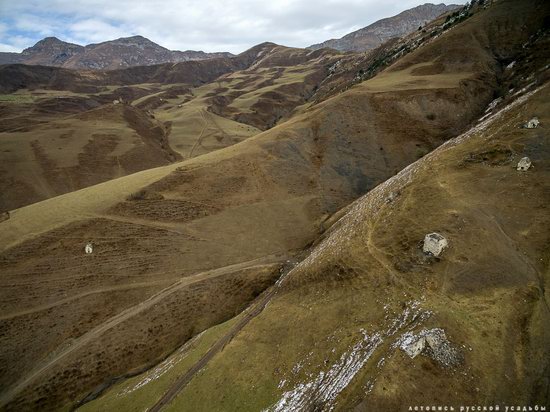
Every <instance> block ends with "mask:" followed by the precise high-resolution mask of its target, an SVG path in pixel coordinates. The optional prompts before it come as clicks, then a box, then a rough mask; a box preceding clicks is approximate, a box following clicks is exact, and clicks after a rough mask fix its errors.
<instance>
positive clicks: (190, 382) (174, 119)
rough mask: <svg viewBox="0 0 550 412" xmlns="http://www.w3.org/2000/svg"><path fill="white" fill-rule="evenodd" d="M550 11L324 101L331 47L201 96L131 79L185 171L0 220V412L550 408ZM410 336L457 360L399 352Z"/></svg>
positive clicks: (429, 47)
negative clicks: (444, 243) (533, 122)
mask: <svg viewBox="0 0 550 412" xmlns="http://www.w3.org/2000/svg"><path fill="white" fill-rule="evenodd" d="M548 8H549V6H548V4H547V2H543V1H537V0H529V1H523V0H522V1H519V0H501V1H498V2H495V3H494V4H493V5H491V6H490V7H487V8H484V7H480V8H478V9H477V10H476V11H475V13H474V14H473V15H472V16H470V17H469V18H467V19H464V20H463V21H460V22H457V23H456V24H454V25H453V26H452V27H446V28H445V29H444V30H441V32H439V33H437V35H434V36H431V37H429V38H428V39H425V40H424V41H423V42H421V44H418V45H417V47H415V48H414V50H413V48H412V47H411V51H410V53H408V54H405V53H403V54H402V55H401V56H398V57H396V58H395V60H392V61H393V64H391V65H390V66H389V67H387V68H386V69H385V70H383V71H381V72H380V73H378V74H377V75H376V76H374V77H372V78H370V79H368V80H366V81H362V82H361V81H360V80H361V78H358V80H356V81H354V82H353V83H356V84H355V85H354V86H353V87H350V88H347V87H343V88H342V89H341V90H342V92H341V93H340V92H339V93H336V94H332V92H329V89H330V87H332V86H331V80H330V79H329V80H326V77H324V78H321V77H322V76H321V74H320V73H323V71H325V70H326V71H327V75H328V76H330V72H331V70H330V68H334V65H335V64H336V62H337V61H339V60H340V59H341V58H342V56H340V55H338V54H333V52H326V51H320V52H307V51H299V50H298V51H297V50H293V49H285V48H281V47H276V46H274V45H264V46H262V49H261V50H260V51H259V52H258V51H255V52H254V53H251V54H249V55H248V57H247V59H249V60H248V61H250V63H249V65H248V66H247V67H246V68H240V69H239V70H237V71H232V72H231V73H230V74H229V72H227V73H225V74H224V75H223V76H222V77H220V78H217V80H216V81H214V82H213V83H207V84H204V85H202V86H198V85H196V84H191V83H188V84H182V82H180V81H179V77H177V76H176V77H175V78H174V79H177V80H178V81H174V82H173V83H172V84H171V85H163V86H162V87H161V86H149V85H148V84H145V82H141V83H139V84H140V86H136V87H138V88H139V89H147V87H159V88H158V89H156V90H155V91H154V93H144V94H141V92H140V95H139V97H138V95H137V93H136V96H135V98H134V99H132V104H131V105H128V107H126V106H124V107H125V109H124V110H128V111H130V112H134V111H138V112H140V113H141V112H146V111H147V110H154V116H155V118H154V119H152V118H149V119H150V120H149V121H153V120H154V121H159V122H162V125H163V127H164V128H165V129H164V130H166V133H167V139H168V143H169V145H170V146H169V147H170V148H171V149H173V150H174V152H176V155H177V156H181V157H182V158H183V159H182V160H181V161H179V162H173V163H170V164H166V165H163V166H160V167H157V168H151V169H147V170H142V171H140V172H137V173H133V174H129V175H127V176H122V177H119V178H116V179H112V180H109V181H106V182H103V183H100V184H96V185H93V186H90V187H87V188H83V189H80V190H77V191H73V192H70V193H66V194H63V195H60V196H56V197H52V198H49V199H46V200H43V201H40V202H37V203H34V204H30V205H28V206H25V207H21V208H18V209H16V210H13V211H12V212H11V213H10V217H9V219H7V220H4V221H2V222H1V223H0V226H1V230H0V271H1V273H2V276H0V285H1V288H0V290H1V291H2V292H0V305H1V309H0V313H1V314H2V315H1V318H0V325H1V326H0V328H1V329H0V330H2V334H1V336H0V348H1V349H0V386H1V387H2V388H3V389H2V391H1V393H0V408H3V409H5V410H55V409H64V410H67V409H71V408H73V407H75V406H76V405H80V406H82V408H83V409H88V410H113V409H120V410H144V409H145V408H150V409H149V410H159V409H160V408H161V407H162V408H166V409H167V410H170V409H172V410H193V411H195V410H205V411H206V410H208V411H211V410H235V411H236V410H239V411H243V410H251V411H256V410H262V409H271V410H300V409H301V410H330V409H331V408H333V407H334V408H339V409H340V410H350V409H353V408H356V409H357V410H392V409H395V408H398V407H403V406H404V405H407V404H408V403H410V402H413V399H414V402H419V403H420V402H421V403H422V404H426V403H428V404H429V403H431V402H436V403H437V402H441V403H445V402H451V400H452V399H453V396H455V395H456V396H457V398H459V399H467V400H468V401H470V400H471V401H472V402H482V401H487V402H489V401H493V400H495V401H499V402H500V401H503V402H504V401H508V400H520V401H521V402H524V401H525V402H531V401H532V402H535V401H536V402H547V400H548V397H547V389H546V392H545V386H544V385H547V382H546V381H545V380H544V379H545V376H547V371H548V369H547V360H548V354H547V352H545V350H546V349H544V348H546V347H547V346H548V345H547V335H546V332H545V331H546V329H547V326H548V308H547V306H546V304H545V300H544V298H543V297H544V296H545V295H544V293H546V292H545V288H544V286H545V282H546V278H547V276H548V257H549V254H548V253H549V252H548V244H549V242H548V233H549V231H548V230H547V229H548V213H547V210H546V204H547V203H548V167H547V166H548V144H547V139H548V135H547V133H546V129H545V126H544V125H545V124H546V123H547V122H548V121H549V119H548V116H547V115H546V113H548V110H547V109H548V108H547V106H548V104H547V102H548V86H547V82H548V76H549V71H548V66H547V64H548V63H547V61H548V59H547V57H548V56H547V53H548V52H547V51H548V41H549V37H548V32H547V31H545V30H544V22H545V17H546V16H548V15H549V14H550V13H549V9H548ZM465 39H468V41H467V42H466V41H465ZM388 47H389V48H390V49H391V46H388ZM261 51H264V52H263V53H261V54H260V55H259V56H258V53H260V52H261ZM252 56H254V57H252ZM362 58H363V57H361V59H362ZM512 62H514V63H513V64H512ZM341 64H342V63H341ZM346 67H348V66H346ZM147 70H151V69H150V68H147ZM159 70H160V69H159ZM162 70H166V69H164V68H163V69H162ZM348 70H351V69H349V68H348ZM125 73H126V74H125V75H127V73H128V72H125ZM334 73H335V74H336V72H334ZM318 76H319V78H321V79H320V80H318ZM343 78H347V74H344V75H343ZM317 82H319V87H318V90H315V85H316V83H317ZM166 83H170V82H166ZM348 86H351V84H349V85H348ZM172 87H175V88H176V90H170V88H172ZM323 87H327V88H328V89H325V90H326V93H323V96H325V97H324V98H319V99H316V98H315V93H317V92H323ZM226 89H227V90H226ZM125 90H127V89H125ZM133 90H136V89H133ZM535 90H536V92H534V91H535ZM532 92H534V93H532ZM531 93H532V94H531ZM96 94H97V93H96ZM128 94H130V92H128ZM497 98H499V99H497ZM161 99H162V100H161ZM277 99H281V100H284V101H288V106H286V105H285V106H284V107H283V108H284V110H282V109H280V108H278V106H277V105H276V104H272V103H269V104H265V101H266V100H267V101H269V100H273V101H275V102H276V101H277ZM514 102H515V103H514ZM111 104H112V103H111ZM510 105H511V106H510ZM112 107H116V110H118V108H119V107H122V106H119V105H114V106H112ZM265 107H270V108H275V109H274V110H273V112H272V113H269V112H268V111H267V112H266V111H265ZM506 107H507V108H508V110H506V111H505V112H503V113H502V114H501V115H495V116H494V117H491V118H489V117H490V116H491V115H494V114H495V113H496V112H497V111H498V110H499V109H501V108H506ZM255 110H256V111H255ZM87 113H89V112H84V113H79V114H78V116H84V118H85V116H86V115H87ZM279 116H280V117H279ZM533 116H538V117H539V119H540V120H541V122H542V127H540V128H537V129H533V130H528V129H523V128H520V127H519V126H521V125H522V124H523V123H524V122H525V121H527V120H529V119H530V118H531V117H533ZM484 117H486V118H489V119H488V120H487V119H486V122H485V123H482V125H481V126H479V127H477V128H474V129H472V126H474V125H476V124H477V122H478V120H479V119H481V118H484ZM186 121H188V123H186ZM46 124H48V123H46ZM190 127H195V128H196V129H195V132H189V131H188V130H189V128H190ZM224 127H227V128H228V129H227V130H228V132H227V136H224V134H223V132H222V130H224V129H223V128H224ZM220 129H222V130H220ZM467 130H471V131H470V132H469V133H468V134H466V135H463V136H462V137H461V138H458V139H456V140H451V141H450V142H449V139H453V138H456V137H457V136H460V135H461V134H462V133H463V132H465V131H467ZM186 133H187V134H186ZM248 136H250V137H248ZM220 137H221V138H220ZM225 139H227V147H224V148H220V147H221V146H224V145H226V144H225V143H224V141H226V140H225ZM445 142H448V143H445ZM233 143H235V144H233ZM444 143H445V145H444V146H441V145H442V144H444ZM438 147H439V149H437V148H438ZM214 149H219V150H214ZM434 149H435V151H434V152H433V153H431V154H428V153H430V152H432V151H433V150H434ZM525 155H527V156H529V157H531V159H532V160H533V163H534V168H533V169H532V170H530V171H528V172H526V173H519V172H518V171H517V170H515V168H514V166H515V164H516V161H517V160H518V159H519V157H523V156H525ZM420 158H421V159H420ZM418 159H420V160H418ZM417 160H418V162H417V163H415V164H414V166H412V167H410V168H407V166H408V165H410V164H412V163H414V162H415V161H417ZM392 176H393V177H392ZM388 179H390V180H388ZM384 182H386V183H384ZM358 198H360V199H359V200H357V199H358ZM525 199H529V201H528V202H527V201H525ZM433 231H438V232H441V233H443V234H444V235H445V236H446V237H447V238H448V240H449V244H450V247H449V248H448V249H447V250H446V251H445V252H444V254H443V255H442V257H441V259H439V260H438V259H430V258H428V257H426V256H425V255H423V254H422V252H421V250H420V249H419V247H420V246H419V245H420V243H421V242H422V239H423V237H424V235H425V234H426V233H429V232H433ZM88 243H90V244H91V246H93V253H91V254H85V253H84V247H85V245H87V244H88ZM481 245H483V248H482V247H481ZM277 280H279V281H278V282H277ZM518 301H519V302H520V303H518V304H517V305H516V306H517V310H514V311H512V309H513V308H512V306H511V304H510V302H518ZM515 308H516V307H514V309H515ZM499 322H501V323H499ZM423 329H428V332H423V333H424V334H425V335H422V336H423V337H425V336H429V337H430V338H433V337H434V336H436V337H437V338H438V339H439V340H438V341H439V342H444V344H443V346H444V348H446V349H448V350H446V351H444V353H450V354H451V355H452V356H450V357H448V356H447V357H446V356H444V357H443V358H442V357H439V356H434V355H433V353H432V358H434V359H431V358H429V357H426V356H424V355H419V356H418V357H415V359H413V360H411V359H409V358H408V357H406V356H405V354H404V353H403V352H402V351H400V350H399V349H398V346H403V347H405V348H406V347H407V346H406V344H407V342H409V343H410V341H411V340H414V338H415V336H416V335H417V334H418V333H420V331H421V330H423ZM432 329H436V331H433V330H432ZM439 329H442V330H444V332H445V337H442V335H441V331H440V330H439ZM407 332H410V334H409V335H406V333H407ZM426 333H429V334H428V335H426ZM394 343H395V344H396V346H395V347H394ZM462 345H464V346H462ZM449 348H452V350H451V349H449ZM470 348H471V349H472V350H470ZM221 349H223V350H221ZM491 351H493V352H491ZM426 353H428V354H429V353H430V352H429V351H427V352H426ZM437 359H440V360H441V359H443V361H444V362H443V364H444V365H445V366H449V365H450V366H451V367H449V368H448V367H441V366H440V365H439V363H437V362H438V361H437ZM403 365H406V366H405V367H403ZM487 365H491V368H492V369H491V370H492V371H494V374H492V375H488V377H487V376H486V375H483V373H484V370H486V367H487ZM144 371H146V372H144ZM237 371H238V373H236V372H237ZM143 373H144V374H143ZM136 374H137V376H135V377H133V378H131V379H130V380H127V381H126V380H125V379H127V378H129V377H130V375H136ZM116 381H121V382H119V383H118V384H117V385H116V386H114V387H113V388H112V389H111V390H107V391H106V392H104V391H105V389H108V388H109V387H110V385H112V384H113V383H115V382H116ZM434 382H436V385H437V387H436V389H437V390H434V389H433V385H434ZM545 382H546V383H545ZM417 383H418V384H417ZM213 387H215V388H217V389H216V391H215V392H214V391H212V388H213ZM476 388H477V389H476ZM455 392H456V393H455ZM545 394H546V395H545ZM100 395H102V396H100ZM516 395H517V396H516ZM97 396H99V397H97ZM484 396H486V397H484ZM96 397H97V399H95V400H93V401H91V400H92V399H93V398H96ZM434 397H435V398H434ZM89 401H91V402H89Z"/></svg>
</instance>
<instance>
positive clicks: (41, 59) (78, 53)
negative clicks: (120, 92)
mask: <svg viewBox="0 0 550 412" xmlns="http://www.w3.org/2000/svg"><path fill="white" fill-rule="evenodd" d="M230 56H232V54H231V53H227V52H221V53H205V52H203V51H193V50H187V51H183V52H182V51H172V50H168V49H166V48H164V47H162V46H160V45H158V44H156V43H154V42H152V41H151V40H149V39H146V38H145V37H143V36H133V37H124V38H120V39H116V40H111V41H106V42H102V43H97V44H89V45H87V46H79V45H78V44H73V43H67V42H64V41H61V40H59V39H58V38H56V37H46V38H45V39H42V40H40V41H39V42H38V43H36V44H35V45H34V46H32V47H29V48H27V49H25V50H23V51H22V52H21V53H0V64H10V63H23V64H33V65H43V66H56V67H64V68H68V69H92V70H114V69H121V68H125V67H133V66H149V65H154V64H160V63H168V62H171V63H178V62H183V61H189V60H205V59H213V58H219V57H230Z"/></svg>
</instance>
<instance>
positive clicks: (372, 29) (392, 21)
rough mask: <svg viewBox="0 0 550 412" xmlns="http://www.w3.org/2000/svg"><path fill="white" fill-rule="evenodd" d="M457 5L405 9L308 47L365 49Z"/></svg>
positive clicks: (404, 33)
mask: <svg viewBox="0 0 550 412" xmlns="http://www.w3.org/2000/svg"><path fill="white" fill-rule="evenodd" d="M459 7H460V6H459V5H456V4H450V5H445V4H443V3H441V4H431V3H426V4H423V5H421V6H417V7H414V8H412V9H409V10H405V11H404V12H402V13H399V14H398V15H396V16H393V17H389V18H386V19H382V20H378V21H377V22H375V23H373V24H371V25H369V26H367V27H363V28H362V29H359V30H357V31H354V32H352V33H349V34H346V35H345V36H344V37H342V38H341V39H332V40H327V41H325V42H323V43H319V44H313V45H311V46H309V47H308V49H312V50H317V49H321V48H323V47H329V48H332V49H336V50H341V51H356V52H360V51H366V50H371V49H374V48H376V47H378V46H380V45H381V44H382V43H384V42H385V41H387V40H389V39H391V38H394V37H403V36H406V35H407V34H409V33H412V32H413V31H415V30H418V27H419V26H422V25H424V24H426V23H427V22H429V21H431V20H433V19H435V18H436V17H438V16H440V15H441V14H443V13H446V12H449V11H452V10H455V9H457V8H459Z"/></svg>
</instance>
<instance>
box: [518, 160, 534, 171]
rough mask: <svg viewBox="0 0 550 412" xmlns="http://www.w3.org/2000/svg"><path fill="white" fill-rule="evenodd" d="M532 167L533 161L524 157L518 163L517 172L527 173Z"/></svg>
mask: <svg viewBox="0 0 550 412" xmlns="http://www.w3.org/2000/svg"><path fill="white" fill-rule="evenodd" d="M530 167H531V159H529V158H528V157H522V158H521V159H520V160H519V162H518V166H517V170H519V171H520V172H525V171H526V170H528V169H529V168H530Z"/></svg>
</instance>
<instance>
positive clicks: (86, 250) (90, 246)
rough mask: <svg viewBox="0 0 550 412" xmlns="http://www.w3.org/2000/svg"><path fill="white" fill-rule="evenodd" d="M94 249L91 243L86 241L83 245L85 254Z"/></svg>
mask: <svg viewBox="0 0 550 412" xmlns="http://www.w3.org/2000/svg"><path fill="white" fill-rule="evenodd" d="M93 251H94V247H93V246H92V244H91V243H87V244H86V246H85V247H84V252H86V254H87V255H90V254H91V253H92V252H93Z"/></svg>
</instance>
